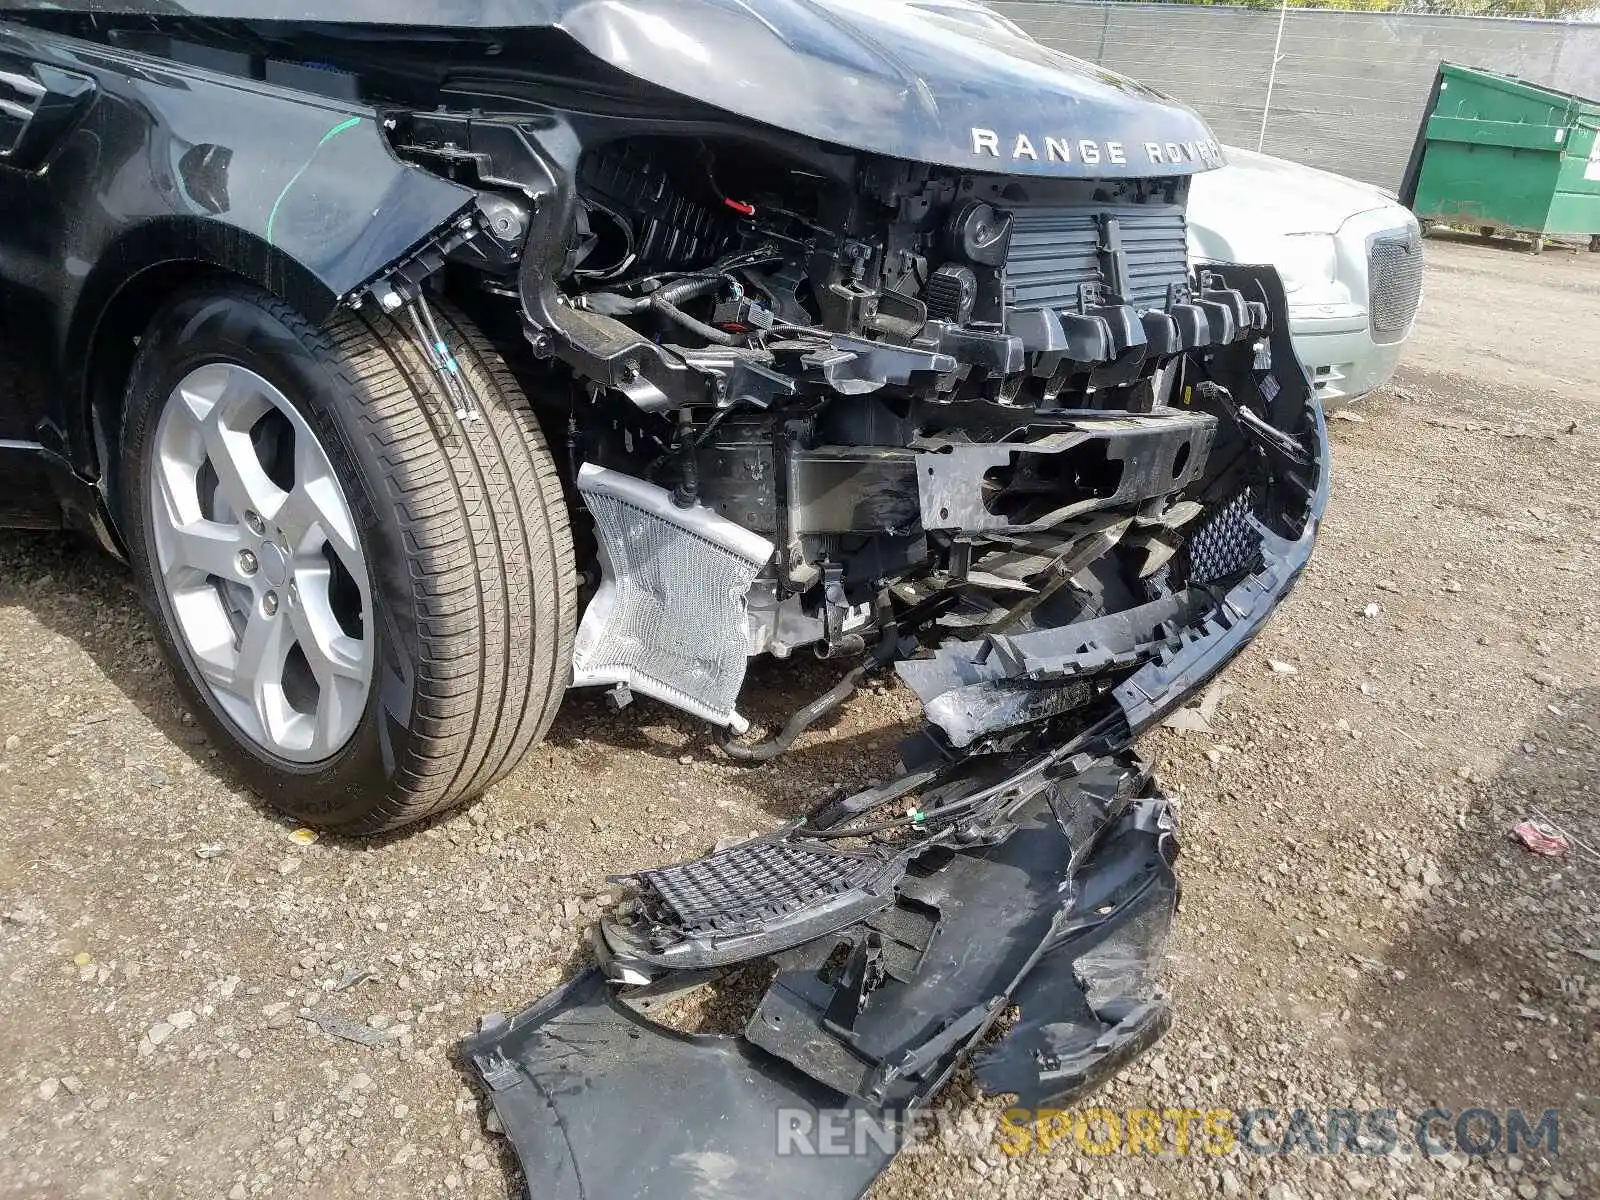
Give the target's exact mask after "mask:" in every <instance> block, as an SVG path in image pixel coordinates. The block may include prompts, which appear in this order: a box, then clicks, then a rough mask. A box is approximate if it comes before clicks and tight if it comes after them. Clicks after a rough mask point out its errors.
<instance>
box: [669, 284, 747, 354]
mask: <svg viewBox="0 0 1600 1200" xmlns="http://www.w3.org/2000/svg"><path fill="white" fill-rule="evenodd" d="M666 290H667V289H666V288H662V289H661V291H662V292H664V291H666ZM650 307H651V308H652V309H653V310H655V311H656V312H658V313H660V314H661V315H662V316H663V317H665V318H667V320H669V321H671V322H673V323H674V324H676V325H681V326H683V328H685V329H687V330H688V331H689V332H690V333H692V334H694V335H695V336H696V337H702V338H704V339H705V340H706V341H708V342H711V343H713V344H715V345H718V346H742V345H744V342H745V339H746V337H748V336H749V335H748V334H743V333H729V332H728V331H727V330H725V329H718V328H717V327H716V326H715V325H707V324H706V323H705V322H704V321H702V320H699V319H698V318H696V317H691V316H690V315H689V314H688V313H686V312H684V311H683V309H681V308H679V307H678V306H677V305H676V304H674V303H672V301H670V300H667V299H665V298H663V297H662V295H661V292H657V293H655V295H653V296H651V297H650Z"/></svg>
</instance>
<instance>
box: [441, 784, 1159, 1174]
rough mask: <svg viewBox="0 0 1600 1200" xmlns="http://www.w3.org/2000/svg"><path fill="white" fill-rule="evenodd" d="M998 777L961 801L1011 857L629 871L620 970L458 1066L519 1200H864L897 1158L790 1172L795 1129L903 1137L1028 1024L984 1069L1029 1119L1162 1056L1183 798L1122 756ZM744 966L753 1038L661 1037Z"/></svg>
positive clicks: (921, 856) (798, 846) (843, 1159)
mask: <svg viewBox="0 0 1600 1200" xmlns="http://www.w3.org/2000/svg"><path fill="white" fill-rule="evenodd" d="M1008 779H1009V781H1010V790H1009V791H1008V790H1007V789H1006V788H1005V787H1001V788H998V789H997V788H996V786H995V785H996V784H997V783H1000V784H1005V783H1007V780H1006V779H1002V780H993V779H986V780H980V781H974V782H969V784H968V786H969V788H970V789H971V795H973V796H984V795H985V794H988V795H989V796H990V799H991V800H993V801H995V802H996V803H997V804H998V806H999V807H998V808H997V809H994V810H991V815H992V816H994V817H996V818H997V819H999V820H1000V821H1002V822H1003V823H1004V824H1005V825H1006V827H1007V828H1008V829H1009V830H1010V833H1009V836H1006V837H1004V838H1003V839H1002V840H998V841H994V840H985V839H979V840H977V841H975V842H971V843H969V844H963V842H962V840H961V839H960V838H959V837H955V836H951V837H942V836H938V835H935V836H928V837H915V838H910V839H907V840H906V841H905V842H904V843H903V845H902V846H901V847H900V848H899V849H897V850H894V851H889V850H886V849H885V850H880V851H878V852H875V853H873V854H855V853H844V852H839V851H835V850H833V849H832V848H831V847H830V846H828V845H827V844H826V843H827V839H824V838H818V837H814V836H812V835H811V834H809V833H807V832H806V831H805V829H804V828H803V827H795V828H793V829H791V830H789V831H787V832H786V834H784V835H781V836H775V837H773V838H769V839H760V840H758V841H755V842H751V843H746V844H745V845H744V846H742V847H738V848H736V849H735V851H724V852H722V853H720V854H717V855H712V856H710V857H709V858H706V859H702V860H700V861H699V862H698V863H693V864H685V865H684V866H682V867H675V868H667V869H665V870H662V871H651V872H645V873H643V874H641V875H640V876H637V877H633V882H634V884H635V886H636V888H637V889H638V893H639V895H638V899H637V900H636V902H635V904H634V905H633V906H632V907H631V908H629V909H628V910H626V911H624V912H620V913H618V914H616V915H614V916H613V917H612V918H610V919H609V920H607V921H605V922H603V923H602V926H601V939H602V942H603V954H602V959H603V962H604V967H603V968H601V969H594V970H591V971H589V972H587V973H586V974H584V975H583V976H581V977H580V978H579V979H578V980H576V981H575V982H574V983H572V984H570V985H568V986H567V987H565V988H563V989H561V990H560V991H558V992H556V993H553V994H552V995H550V996H548V997H546V998H545V999H544V1000H542V1001H540V1002H539V1003H538V1004H536V1005H534V1006H533V1007H531V1008H529V1009H528V1010H526V1011H524V1012H522V1013H520V1014H518V1015H517V1016H515V1017H513V1018H511V1019H509V1020H504V1019H491V1020H488V1021H486V1022H485V1025H484V1028H483V1031H482V1032H481V1033H480V1034H479V1035H478V1036H476V1037H475V1038H473V1039H471V1040H470V1041H468V1042H467V1043H466V1045H465V1046H464V1050H465V1052H466V1056H467V1059H468V1061H470V1062H471V1063H472V1064H473V1067H474V1068H475V1070H476V1071H477V1073H478V1075H479V1077H480V1078H481V1080H482V1082H483V1084H484V1086H485V1087H486V1089H487V1090H488V1093H489V1096H490V1098H491V1100H492V1102H493V1104H494V1106H495V1109H496V1111H497V1113H498V1114H499V1116H500V1119H501V1121H502V1123H503V1124H504V1126H505V1128H506V1131H507V1134H508V1136H509V1137H510V1138H511V1140H512V1143H513V1145H514V1146H515V1148H516V1151H517V1154H518V1157H519V1158H520V1160H521V1162H522V1166H523V1169H524V1172H525V1174H526V1177H527V1181H528V1191H529V1195H530V1196H537V1197H539V1198H540V1200H545V1198H547V1197H551V1198H567V1197H571V1198H574V1200H578V1198H584V1200H588V1198H592V1197H610V1196H650V1197H689V1196H730V1197H731V1196H740V1197H748V1196H763V1197H769V1196H770V1197H788V1196H794V1197H808V1198H810V1197H817V1196H856V1195H859V1194H860V1193H861V1192H862V1191H864V1190H865V1189H866V1187H867V1186H868V1185H869V1184H870V1182H871V1180H872V1179H873V1178H874V1177H875V1176H876V1174H877V1173H878V1171H879V1170H881V1169H882V1167H883V1166H884V1165H886V1163H887V1162H888V1159H889V1157H890V1153H891V1151H892V1148H893V1147H892V1144H891V1146H889V1147H887V1148H886V1147H884V1146H882V1145H878V1144H875V1143H874V1144H869V1145H867V1146H865V1147H853V1148H852V1149H860V1150H861V1151H862V1152H860V1153H851V1154H846V1155H842V1156H837V1157H835V1156H828V1155H821V1156H819V1155H804V1156H797V1157H786V1156H784V1155H780V1154H779V1152H778V1147H779V1144H780V1139H779V1137H778V1129H779V1122H780V1121H792V1120H793V1119H794V1113H795V1112H796V1111H800V1112H802V1113H808V1114H811V1115H813V1116H815V1115H816V1114H820V1113H823V1112H826V1111H835V1110H838V1111H847V1112H853V1113H856V1114H861V1115H865V1116H868V1117H870V1118H871V1119H873V1120H874V1121H876V1122H878V1123H879V1125H880V1127H888V1128H892V1127H894V1125H895V1123H896V1122H897V1121H899V1120H901V1119H903V1117H904V1115H905V1114H907V1113H909V1112H910V1111H912V1110H914V1109H915V1108H917V1107H918V1106H920V1105H921V1104H923V1103H925V1102H926V1101H927V1100H928V1099H929V1098H930V1097H931V1096H932V1095H933V1093H934V1092H935V1091H937V1090H938V1088H939V1087H940V1086H941V1085H942V1084H943V1083H944V1082H945V1081H946V1080H947V1079H948V1078H949V1076H950V1074H951V1072H952V1071H953V1070H954V1069H955V1067H956V1065H957V1064H958V1063H959V1062H960V1061H961V1060H962V1059H963V1058H964V1057H965V1056H966V1055H967V1054H968V1053H969V1052H970V1051H971V1050H972V1048H973V1047H974V1046H976V1045H977V1044H978V1043H979V1042H980V1041H983V1040H984V1039H985V1037H986V1035H988V1034H990V1032H991V1031H992V1030H993V1029H994V1027H995V1025H996V1022H997V1021H999V1020H1000V1019H1001V1018H1002V1016H1003V1015H1004V1014H1005V1013H1006V1012H1007V1010H1008V1008H1009V1007H1010V1006H1013V1005H1018V1006H1020V1008H1021V1017H1020V1020H1018V1021H1017V1023H1016V1024H1014V1025H1013V1026H1012V1027H1011V1028H1010V1030H1009V1031H1008V1032H1006V1033H1005V1034H1003V1035H1002V1036H1000V1037H998V1038H997V1039H995V1040H993V1041H991V1042H990V1043H989V1044H988V1045H986V1047H985V1048H984V1049H983V1050H982V1051H981V1052H980V1053H979V1054H978V1057H977V1060H976V1068H977V1074H978V1079H979V1081H980V1082H981V1083H982V1084H983V1085H984V1086H985V1087H987V1088H989V1089H990V1090H993V1091H997V1092H1017V1093H1020V1094H1021V1095H1022V1096H1023V1098H1024V1099H1023V1102H1024V1103H1029V1104H1035V1103H1036V1104H1045V1103H1064V1102H1066V1101H1069V1100H1070V1099H1072V1098H1073V1097H1074V1096H1078V1095H1081V1094H1083V1093H1084V1092H1086V1091H1088V1090H1090V1089H1091V1088H1093V1087H1094V1086H1096V1085H1097V1084H1099V1083H1100V1082H1101V1081H1103V1080H1104V1079H1105V1078H1106V1077H1107V1076H1108V1075H1110V1074H1111V1073H1113V1072H1115V1071H1117V1070H1118V1069H1120V1067H1121V1066H1123V1065H1124V1064H1125V1063H1126V1062H1128V1061H1129V1060H1130V1059H1132V1058H1133V1057H1134V1056H1136V1055H1138V1054H1139V1053H1141V1052H1143V1051H1144V1050H1145V1049H1146V1048H1147V1047H1149V1046H1150V1045H1151V1044H1152V1043H1153V1042H1154V1041H1155V1040H1156V1039H1157V1038H1159V1037H1160V1036H1161V1034H1162V1033H1163V1032H1164V1031H1165V1030H1166V1028H1167V1025H1168V1022H1169V1012H1168V1006H1167V1000H1166V997H1165V995H1164V993H1163V992H1162V991H1161V990H1160V988H1159V987H1158V986H1157V982H1156V972H1157V969H1158V966H1159V964H1160V962H1161V959H1162V955H1161V947H1162V943H1163V941H1164V939H1165V936H1166V932H1167V929H1168V927H1169V925H1170V923H1171V920H1172V917H1173V913H1174V910H1175V908H1176V904H1177V897H1178V883H1177V878H1176V876H1175V874H1174V872H1173V861H1174V859H1175V857H1176V854H1177V840H1176V827H1175V816H1174V812H1173V808H1172V805H1171V803H1170V802H1169V801H1168V800H1167V798H1166V797H1165V796H1163V795H1162V794H1161V793H1160V792H1159V791H1158V790H1157V788H1156V787H1155V784H1154V782H1153V780H1152V779H1151V777H1150V774H1149V771H1148V769H1147V768H1145V767H1144V766H1143V764H1141V763H1140V762H1138V760H1137V759H1135V758H1133V757H1132V756H1131V755H1127V754H1123V755H1117V756H1111V757H1106V758H1101V759H1097V760H1089V761H1088V762H1084V761H1082V760H1073V759H1070V758H1067V757H1063V756H1056V757H1053V758H1051V757H1047V758H1046V759H1044V760H1033V761H1027V762H1024V763H1021V764H1020V765H1018V764H1013V767H1012V770H1011V772H1010V775H1009V777H1008ZM753 931H757V932H753ZM753 937H757V938H761V939H763V941H762V943H761V944H760V946H756V945H755V943H753V942H752V941H751V940H750V939H751V938H753ZM735 953H736V954H737V956H738V957H739V958H740V959H741V960H742V959H747V958H750V957H752V956H754V955H756V954H759V955H761V956H763V957H765V958H766V959H767V960H768V961H769V963H770V965H771V967H772V969H773V972H774V973H773V975H772V978H771V982H770V983H769V984H768V985H767V987H766V990H765V991H764V993H763V994H762V995H761V997H760V1000H759V1002H758V1003H757V1004H756V1006H755V1009H754V1011H753V1012H752V1013H751V1014H750V1016H749V1018H748V1020H747V1021H746V1022H745V1025H744V1028H743V1030H742V1032H741V1033H739V1034H737V1035H731V1036H706V1035H687V1034H683V1033H679V1032H675V1031H673V1030H670V1029H667V1028H665V1027H663V1026H661V1025H659V1024H656V1023H655V1022H654V1021H652V1020H650V1019H649V1016H648V1015H647V1014H648V1013H649V1012H650V1011H651V1008H652V1006H653V1004H654V1003H656V1002H657V1001H658V999H659V997H661V996H662V995H665V994H671V993H672V992H673V991H674V990H681V988H682V987H683V986H684V985H685V984H690V983H696V982H699V981H701V980H703V979H705V978H707V977H708V975H707V970H708V968H713V967H714V966H715V964H716V963H717V962H719V961H722V960H723V959H724V958H725V957H727V956H728V955H732V954H735ZM663 962H668V963H672V964H674V965H675V966H676V965H677V964H681V965H682V968H683V969H672V968H671V967H668V968H667V969H663V968H662V963H663ZM607 972H609V973H610V974H611V976H612V977H613V978H614V979H635V980H638V979H646V978H648V979H650V980H651V982H650V983H649V984H648V985H646V986H642V987H640V986H635V987H621V988H619V987H618V986H617V985H616V984H615V983H614V982H612V981H611V980H608V979H607ZM624 1146H625V1147H626V1152H625V1153H623V1152H619V1148H620V1147H624Z"/></svg>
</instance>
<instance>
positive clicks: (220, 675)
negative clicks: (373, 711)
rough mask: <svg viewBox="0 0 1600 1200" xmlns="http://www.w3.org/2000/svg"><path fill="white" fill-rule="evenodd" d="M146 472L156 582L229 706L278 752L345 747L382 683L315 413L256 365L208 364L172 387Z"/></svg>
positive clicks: (305, 757) (346, 514)
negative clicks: (376, 683) (309, 415)
mask: <svg viewBox="0 0 1600 1200" xmlns="http://www.w3.org/2000/svg"><path fill="white" fill-rule="evenodd" d="M149 470H150V472H151V479H150V483H151V486H150V488H149V497H150V509H151V513H150V515H151V521H152V532H153V535H154V537H153V541H154V548H155V558H156V564H155V565H156V570H157V573H158V583H159V584H160V586H161V587H162V589H163V590H164V592H165V594H166V599H167V611H168V612H169V614H170V616H171V620H172V621H173V623H174V625H175V626H176V632H177V634H178V636H179V638H180V639H181V640H182V641H183V642H184V643H185V645H186V646H187V648H188V651H189V654H190V656H191V658H192V660H193V662H194V664H195V667H196V669H197V670H198V672H199V674H200V676H201V677H202V679H203V680H204V681H205V683H206V685H207V687H208V688H209V689H210V691H211V694H212V696H213V698H214V699H215V700H216V703H217V705H218V707H220V708H221V709H222V711H223V712H224V713H226V714H227V716H228V717H229V718H230V719H231V720H232V722H233V723H234V725H236V726H237V727H238V728H239V729H240V730H241V731H242V732H243V733H244V735H245V736H246V737H247V738H249V739H250V740H251V741H253V742H254V743H256V744H257V745H258V746H260V747H261V748H262V749H264V750H267V751H269V752H270V753H272V754H275V755H278V756H279V757H281V758H284V759H288V760H290V761H294V762H317V761H320V760H322V759H325V758H328V757H329V756H331V755H333V754H335V753H337V752H338V750H339V749H340V748H341V747H342V746H343V745H344V744H345V743H346V742H347V741H349V739H350V736H351V734H352V733H354V731H355V729H356V726H357V725H358V724H359V723H360V721H361V715H362V712H363V711H364V709H365V707H366V702H367V695H368V692H369V690H370V688H371V686H372V673H373V658H374V656H373V634H372V628H371V625H372V622H371V613H372V601H371V585H370V582H369V578H368V573H367V564H366V560H365V558H364V557H363V555H362V552H361V542H360V538H359V537H358V536H357V533H356V525H355V519H354V516H353V514H352V512H351V509H350V505H349V503H348V501H347V500H346V498H345V495H344V489H343V488H342V487H341V486H340V484H339V480H338V477H337V476H336V475H335V474H334V471H333V466H332V464H331V463H330V462H329V460H328V456H327V453H326V451H325V450H324V449H323V448H322V446H321V444H320V443H319V442H318V441H317V438H316V435H315V434H314V433H313V432H312V431H311V428H310V426H309V425H308V424H307V423H306V420H305V417H304V416H302V415H301V414H300V412H299V411H298V410H297V409H296V408H295V407H294V406H293V405H292V404H290V403H289V401H288V399H287V398H286V397H285V396H284V394H283V393H282V392H281V391H279V390H278V389H277V388H276V387H275V386H273V384H272V383H270V382H269V381H268V380H266V379H264V378H262V377H261V376H260V375H257V374H256V373H255V372H254V371H251V370H249V369H247V368H245V367H242V366H240V365H238V364H236V363H226V362H218V363H209V364H207V365H205V366H202V367H198V368H196V369H195V370H193V371H191V372H190V373H189V374H188V375H186V376H185V377H184V378H183V379H182V380H181V381H180V382H179V383H178V385H177V387H175V388H174V389H173V390H172V392H171V394H170V395H169V396H168V397H167V400H166V403H165V405H164V407H163V408H162V411H161V416H160V419H159V421H158V423H157V426H156V437H155V453H154V454H153V455H152V459H151V462H150V464H149Z"/></svg>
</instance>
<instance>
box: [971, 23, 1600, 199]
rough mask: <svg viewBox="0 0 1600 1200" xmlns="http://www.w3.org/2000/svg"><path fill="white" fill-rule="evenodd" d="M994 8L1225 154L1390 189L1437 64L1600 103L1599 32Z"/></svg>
mask: <svg viewBox="0 0 1600 1200" xmlns="http://www.w3.org/2000/svg"><path fill="white" fill-rule="evenodd" d="M994 7H995V8H997V9H999V10H1000V11H1001V12H1004V13H1005V15H1006V16H1008V17H1010V18H1011V19H1012V20H1014V21H1016V22H1017V23H1018V24H1019V25H1021V26H1022V27H1023V28H1024V29H1026V30H1027V31H1028V32H1029V33H1031V34H1032V35H1033V36H1034V37H1036V38H1038V39H1039V40H1040V41H1042V42H1044V43H1046V44H1047V45H1050V46H1053V47H1055V48H1056V49H1059V50H1065V51H1066V52H1068V53H1069V54H1075V55H1077V56H1078V57H1079V58H1087V59H1092V60H1093V61H1095V62H1097V63H1100V64H1102V65H1104V66H1106V67H1109V68H1110V69H1112V70H1114V71H1120V72H1121V73H1122V74H1124V75H1131V76H1132V77H1133V78H1135V79H1138V80H1140V81H1141V82H1144V83H1147V84H1149V85H1151V86H1152V87H1156V88H1160V89H1161V90H1162V91H1164V92H1167V93H1169V94H1170V95H1172V96H1174V97H1176V98H1177V99H1180V100H1183V101H1185V102H1186V103H1188V104H1190V105H1192V106H1193V107H1194V108H1196V109H1197V110H1199V112H1200V113H1201V115H1202V116H1204V117H1205V118H1206V119H1207V120H1208V121H1209V122H1210V123H1211V127H1212V129H1213V130H1215V131H1216V134H1217V136H1218V137H1219V138H1221V139H1222V141H1223V142H1225V143H1227V144H1229V145H1233V146H1244V147H1246V148H1249V149H1255V148H1256V145H1257V141H1258V139H1260V140H1261V142H1262V145H1261V148H1262V149H1263V150H1265V151H1266V152H1267V153H1268V154H1276V155H1280V156H1281V157H1283V158H1288V159H1293V160H1295V161H1296V162H1303V163H1308V164H1310V165H1313V166H1318V167H1323V168H1325V169H1327V170H1330V171H1335V172H1338V173H1339V174H1341V175H1349V176H1352V177H1353V178H1356V179H1364V180H1366V181H1368V182H1369V183H1376V184H1379V185H1381V186H1383V187H1388V188H1397V187H1398V186H1399V183H1400V177H1401V175H1402V174H1403V173H1404V171H1405V166H1406V159H1407V157H1408V156H1409V154H1410V152H1411V146H1412V142H1413V140H1414V139H1415V137H1416V133H1417V125H1418V122H1419V121H1420V120H1421V118H1422V113H1423V109H1424V107H1425V106H1426V104H1427V100H1428V92H1429V89H1430V88H1431V86H1432V84H1433V76H1434V71H1435V69H1436V68H1437V67H1438V65H1439V63H1440V62H1441V61H1449V62H1456V63H1462V64H1464V65H1466V66H1474V67H1485V68H1488V69H1489V70H1492V71H1499V72H1501V73H1502V74H1508V75H1517V76H1520V77H1521V78H1523V79H1527V80H1530V81H1532V82H1534V83H1542V84H1545V85H1548V86H1550V87H1554V88H1559V89H1560V90H1562V91H1567V92H1576V93H1578V94H1579V95H1586V96H1600V24H1581V23H1567V22H1559V21H1525V20H1505V19H1500V18H1494V17H1456V16H1431V15H1421V14H1415V15H1412V14H1394V13H1373V12H1339V11H1331V10H1324V9H1304V8H1291V9H1289V10H1288V11H1287V13H1280V12H1279V10H1277V9H1250V8H1233V7H1221V6H1205V7H1201V6H1193V5H1186V4H1184V5H1177V4H1133V3H1125V2H1122V0H1113V2H1112V3H1086V2H1083V0H998V2H997V3H995V4H994ZM1280 22H1281V29H1280ZM1275 57H1276V62H1275V61H1274V58H1275Z"/></svg>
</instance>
